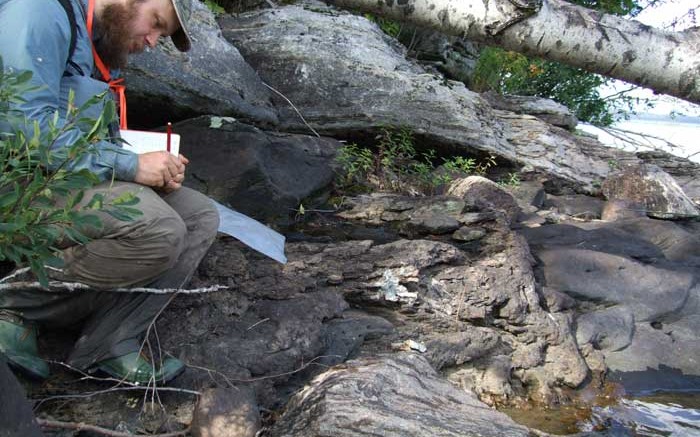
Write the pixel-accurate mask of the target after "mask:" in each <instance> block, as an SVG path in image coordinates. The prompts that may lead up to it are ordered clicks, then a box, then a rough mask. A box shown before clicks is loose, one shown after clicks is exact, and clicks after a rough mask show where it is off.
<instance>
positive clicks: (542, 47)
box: [327, 0, 700, 103]
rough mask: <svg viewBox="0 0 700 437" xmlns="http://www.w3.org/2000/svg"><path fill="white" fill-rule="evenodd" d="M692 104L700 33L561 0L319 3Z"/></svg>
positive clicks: (698, 87)
mask: <svg viewBox="0 0 700 437" xmlns="http://www.w3.org/2000/svg"><path fill="white" fill-rule="evenodd" d="M327 2H329V3H332V4H334V5H336V6H338V7H342V8H350V9H361V10H364V11H369V12H373V13H376V14H379V15H382V16H386V17H389V18H392V19H395V20H400V21H406V22H411V23H413V24H416V25H419V26H423V27H432V28H435V29H438V30H439V31H441V32H443V33H446V34H451V35H458V36H464V37H466V38H468V39H470V40H474V41H478V42H481V43H484V44H487V45H493V46H499V47H503V48H505V49H507V50H513V51H517V52H520V53H523V54H526V55H530V56H537V57H541V58H544V59H549V60H553V61H559V62H562V63H564V64H568V65H571V66H574V67H580V68H583V69H585V70H588V71H591V72H593V73H599V74H602V75H604V76H609V77H613V78H616V79H621V80H624V81H626V82H630V83H633V84H636V85H641V86H644V87H647V88H651V89H653V90H654V91H656V92H658V93H664V94H669V95H672V96H676V97H679V98H681V99H684V100H687V101H689V102H693V103H700V34H699V32H698V31H696V30H691V29H689V30H687V31H684V32H666V31H663V30H660V29H655V28H653V27H649V26H646V25H644V24H641V23H639V22H637V21H634V20H627V19H623V18H620V17H616V16H613V15H607V14H603V13H601V12H597V11H593V10H591V9H586V8H583V7H580V6H575V5H572V4H569V3H566V2H564V1H562V0H522V1H518V0H327Z"/></svg>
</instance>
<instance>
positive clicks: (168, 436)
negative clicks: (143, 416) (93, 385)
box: [36, 419, 190, 437]
mask: <svg viewBox="0 0 700 437" xmlns="http://www.w3.org/2000/svg"><path fill="white" fill-rule="evenodd" d="M36 421H37V423H38V424H39V426H41V427H42V428H49V429H70V430H73V431H90V432H94V433H97V434H102V435H106V436H109V437H135V436H137V435H148V436H149V437H178V436H184V435H187V434H188V433H189V432H190V427H187V428H185V429H183V430H182V431H174V432H166V433H164V434H130V433H125V432H119V431H114V430H111V429H108V428H103V427H101V426H96V425H88V424H87V423H82V422H61V421H58V420H48V419H37V420H36Z"/></svg>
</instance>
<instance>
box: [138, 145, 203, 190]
mask: <svg viewBox="0 0 700 437" xmlns="http://www.w3.org/2000/svg"><path fill="white" fill-rule="evenodd" d="M189 162H190V161H189V160H188V159H187V158H185V157H184V156H182V155H180V156H173V155H172V154H170V153H169V152H165V151H162V152H149V153H143V154H140V155H139V163H138V169H137V170H136V178H135V179H134V182H136V183H139V184H141V185H146V186H149V187H153V188H162V189H163V190H165V191H166V192H168V193H169V192H172V191H175V190H177V189H179V188H180V187H181V186H182V182H183V181H184V180H185V166H186V165H187V164H188V163H189Z"/></svg>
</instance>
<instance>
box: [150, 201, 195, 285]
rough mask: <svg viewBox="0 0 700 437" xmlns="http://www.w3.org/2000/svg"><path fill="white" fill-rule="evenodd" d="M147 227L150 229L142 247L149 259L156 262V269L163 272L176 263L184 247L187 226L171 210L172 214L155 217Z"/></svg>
mask: <svg viewBox="0 0 700 437" xmlns="http://www.w3.org/2000/svg"><path fill="white" fill-rule="evenodd" d="M149 227H150V228H151V230H150V232H149V236H148V239H147V240H146V241H144V247H145V248H147V252H148V254H149V255H150V258H151V260H152V261H154V263H155V264H158V268H157V270H158V271H159V272H163V271H165V270H168V269H170V268H172V267H173V266H174V265H175V263H177V260H178V258H179V257H180V254H181V253H182V251H183V249H184V247H185V240H186V238H187V226H186V225H185V222H184V221H183V220H182V218H180V216H179V215H177V213H175V212H174V211H173V212H172V214H168V215H166V216H160V217H155V218H154V219H153V221H152V222H151V224H150V225H149ZM154 267H155V266H154Z"/></svg>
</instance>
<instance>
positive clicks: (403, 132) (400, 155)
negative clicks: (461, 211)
mask: <svg viewBox="0 0 700 437" xmlns="http://www.w3.org/2000/svg"><path fill="white" fill-rule="evenodd" d="M376 139H377V144H376V145H375V147H374V149H375V150H376V151H372V149H370V148H367V147H360V146H358V145H357V144H348V145H345V146H343V147H342V148H341V149H340V152H339V154H338V157H337V158H336V162H337V163H338V164H339V165H340V168H341V172H340V175H339V177H338V185H339V188H340V189H341V190H353V189H354V190H356V189H357V186H363V185H364V186H367V187H368V188H370V187H371V188H377V189H380V190H389V191H396V192H408V193H411V194H433V193H434V192H435V191H436V190H437V189H438V188H439V187H441V186H443V185H446V184H448V183H450V182H451V181H452V180H453V179H454V178H455V177H465V176H468V175H472V174H478V175H482V176H483V175H485V174H486V172H487V171H488V169H489V168H491V167H493V166H495V165H496V157H495V156H493V155H489V156H487V157H486V158H485V159H482V160H480V161H477V160H476V159H475V158H470V157H464V156H454V157H451V158H449V159H447V158H442V161H443V164H442V168H441V169H437V168H436V167H435V162H436V161H437V157H436V152H435V150H428V151H426V152H420V153H419V152H417V151H416V147H415V144H414V139H413V134H412V132H411V131H410V130H409V129H407V128H400V129H391V128H383V129H382V131H381V134H380V135H379V136H378V137H377V138H376Z"/></svg>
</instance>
